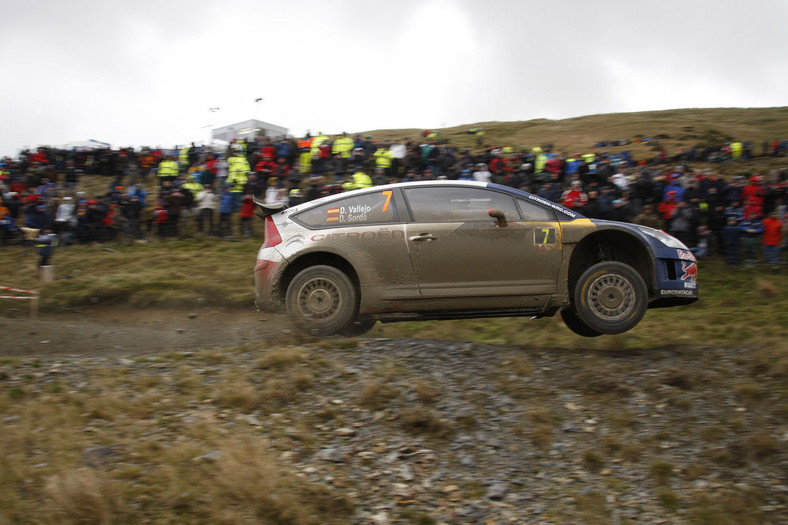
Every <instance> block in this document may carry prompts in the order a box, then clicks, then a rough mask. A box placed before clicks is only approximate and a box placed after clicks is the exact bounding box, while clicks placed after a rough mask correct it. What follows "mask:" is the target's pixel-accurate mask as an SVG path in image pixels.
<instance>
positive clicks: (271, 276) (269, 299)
mask: <svg viewBox="0 0 788 525" xmlns="http://www.w3.org/2000/svg"><path fill="white" fill-rule="evenodd" d="M272 252H273V253H270V254H266V256H265V257H264V258H260V256H258V259H257V263H256V264H255V266H254V289H255V301H254V304H255V306H257V309H258V310H262V311H264V312H278V311H281V310H282V309H283V308H284V303H283V301H282V294H281V292H280V290H279V288H278V284H279V282H280V280H281V276H280V273H281V272H282V269H283V266H282V263H283V259H281V258H280V257H278V252H276V251H272Z"/></svg>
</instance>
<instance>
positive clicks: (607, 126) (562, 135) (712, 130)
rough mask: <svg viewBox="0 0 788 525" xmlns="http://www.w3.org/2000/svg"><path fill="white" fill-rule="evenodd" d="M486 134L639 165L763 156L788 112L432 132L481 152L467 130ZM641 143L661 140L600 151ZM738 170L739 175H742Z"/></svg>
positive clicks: (383, 134)
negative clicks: (708, 155)
mask: <svg viewBox="0 0 788 525" xmlns="http://www.w3.org/2000/svg"><path fill="white" fill-rule="evenodd" d="M479 126H480V127H482V128H483V130H484V144H489V145H493V146H504V145H509V146H512V147H514V148H515V150H520V149H522V148H528V149H530V148H532V147H534V146H540V145H543V144H553V146H554V150H555V151H556V152H563V153H567V154H569V155H572V154H574V153H585V152H590V151H595V152H601V151H622V150H625V149H626V150H629V151H630V152H631V153H632V155H633V157H634V158H636V159H638V160H641V159H643V160H647V159H651V158H652V157H653V156H654V155H655V153H656V148H658V147H663V148H665V149H666V151H667V152H668V154H671V155H672V154H676V153H679V152H681V151H684V150H687V149H689V148H692V147H705V146H720V145H722V144H724V143H725V142H729V141H734V140H740V141H743V142H747V141H749V142H751V143H752V147H753V150H754V153H756V154H758V155H760V154H761V151H762V147H761V145H762V143H763V142H764V141H773V140H785V139H788V107H777V108H714V109H674V110H665V111H646V112H638V113H610V114H604V115H589V116H584V117H575V118H570V119H563V120H548V119H535V120H528V121H520V122H479V123H472V124H467V125H462V126H456V127H451V128H445V129H439V130H432V131H437V132H438V133H439V138H440V139H445V140H448V141H449V142H450V143H451V144H453V145H456V146H458V147H470V148H472V149H475V148H476V138H475V136H473V135H471V134H468V133H467V131H468V130H469V129H471V128H474V127H479ZM422 131H423V130H416V129H405V130H375V131H371V132H369V133H368V134H370V135H372V136H373V137H374V138H375V139H378V140H381V141H388V140H398V139H403V138H404V139H410V140H421V137H422ZM640 138H651V139H655V140H654V141H652V142H649V143H633V144H629V145H627V146H616V147H605V148H596V147H595V146H596V144H597V143H599V142H600V141H610V140H618V139H629V140H632V141H635V140H636V139H640ZM785 165H786V163H785V162H784V161H782V160H776V161H775V160H774V159H758V160H757V161H753V162H751V163H749V166H743V165H735V166H731V165H726V166H720V167H721V168H722V169H723V171H724V172H726V173H729V174H733V173H736V172H738V171H749V170H752V171H756V170H763V169H772V168H780V167H784V166H785ZM737 170H738V171H737Z"/></svg>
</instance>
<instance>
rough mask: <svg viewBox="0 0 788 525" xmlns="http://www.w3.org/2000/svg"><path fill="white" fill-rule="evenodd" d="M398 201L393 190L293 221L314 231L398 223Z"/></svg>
mask: <svg viewBox="0 0 788 525" xmlns="http://www.w3.org/2000/svg"><path fill="white" fill-rule="evenodd" d="M394 199H395V197H394V192H393V191H391V190H381V191H376V192H370V193H362V194H359V195H353V196H352V197H347V198H345V199H339V200H336V201H333V202H330V203H327V204H322V205H320V206H316V207H314V208H311V209H308V210H306V211H303V212H301V213H299V214H297V215H295V216H294V217H293V219H294V220H296V221H297V222H300V223H301V224H303V225H304V226H307V227H310V228H335V227H337V226H356V225H359V224H380V223H386V222H397V210H396V205H395V204H396V203H395V202H394Z"/></svg>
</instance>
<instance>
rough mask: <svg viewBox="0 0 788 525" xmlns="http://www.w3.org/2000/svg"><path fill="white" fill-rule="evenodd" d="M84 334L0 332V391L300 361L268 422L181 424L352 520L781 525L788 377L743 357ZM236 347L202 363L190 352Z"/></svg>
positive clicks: (173, 331) (124, 323) (787, 480)
mask: <svg viewBox="0 0 788 525" xmlns="http://www.w3.org/2000/svg"><path fill="white" fill-rule="evenodd" d="M87 319H88V317H86V316H85V315H78V314H74V315H69V316H66V317H58V318H57V319H48V318H47V317H46V316H41V318H40V319H39V320H37V321H29V320H26V319H23V316H22V315H21V314H20V316H19V317H18V318H15V319H14V318H2V320H0V333H2V344H0V353H2V355H5V356H18V359H17V360H15V361H14V367H13V370H11V369H7V371H6V372H3V374H0V375H2V377H3V380H4V381H6V382H13V381H16V380H18V378H19V377H21V376H23V375H24V374H25V370H27V369H29V371H32V372H35V378H37V379H38V380H40V381H42V382H44V381H47V380H48V378H50V377H51V376H52V375H53V374H56V375H57V376H58V377H59V378H61V380H64V381H66V382H68V383H69V384H72V385H79V384H81V383H84V382H85V381H88V380H89V377H90V374H91V371H94V370H96V369H102V368H107V367H119V366H120V367H126V368H128V369H129V370H130V372H131V373H132V374H143V373H150V369H151V362H154V361H155V363H156V364H155V366H156V370H157V373H160V374H163V375H166V374H172V373H173V370H174V368H175V367H176V364H175V363H170V364H168V362H167V361H166V360H162V359H158V358H157V357H156V356H157V355H158V354H157V352H163V351H165V350H170V349H177V350H179V351H180V352H181V354H180V355H181V356H182V359H181V360H180V361H179V364H178V365H177V366H181V365H182V364H183V362H189V360H194V363H193V364H194V368H195V370H199V371H203V372H204V373H205V374H206V377H208V375H209V374H208V372H206V371H210V369H217V368H218V369H221V368H231V367H238V368H239V369H246V370H252V369H254V368H255V367H258V368H259V363H260V359H261V356H264V355H265V354H266V353H267V352H270V351H272V349H273V348H275V347H277V345H284V346H292V345H294V344H295V345H298V347H299V348H302V349H303V351H304V352H305V356H306V357H305V360H304V361H303V362H302V363H301V364H300V365H299V366H302V367H305V368H306V369H309V370H310V371H311V374H312V376H313V378H314V379H313V381H312V382H311V383H310V384H309V386H308V387H305V388H304V389H302V391H300V392H299V393H298V395H295V396H293V397H292V398H290V399H288V401H287V403H285V404H282V405H281V406H279V407H277V409H275V410H271V409H270V407H269V409H266V410H263V409H250V410H242V409H241V408H231V409H227V408H222V407H220V406H216V405H213V404H210V403H206V404H203V405H200V406H197V407H193V408H192V409H189V410H181V411H180V413H179V414H176V415H175V416H174V417H175V418H178V417H179V418H181V419H182V421H183V424H184V425H187V424H189V422H190V421H191V422H193V421H195V420H201V421H211V422H212V424H216V425H221V426H224V427H226V428H227V430H228V432H235V431H237V429H238V428H239V426H241V425H242V426H243V427H244V428H250V429H251V431H252V432H255V433H259V434H265V435H266V436H268V437H269V439H270V440H271V446H272V447H273V448H274V449H275V450H276V451H277V454H278V457H279V459H280V460H281V463H282V465H283V466H284V467H285V468H288V469H292V470H293V471H294V472H296V473H297V474H298V475H300V476H303V477H304V478H307V479H310V480H313V481H317V482H320V483H325V484H326V485H327V486H329V487H331V489H332V490H334V491H337V492H338V493H342V494H344V495H346V496H348V497H349V498H351V499H352V500H353V501H354V502H355V505H356V511H355V517H354V518H353V523H374V524H378V525H385V524H388V523H460V524H470V523H473V524H476V523H478V524H493V523H676V524H683V523H710V524H711V523H714V524H717V523H721V524H724V523H730V524H738V523H770V524H771V523H774V524H777V523H788V449H787V448H786V445H787V444H788V427H786V424H785V422H786V415H788V412H787V411H786V408H785V406H784V399H783V397H782V394H783V393H784V384H785V376H784V375H783V374H784V372H785V371H780V370H777V371H776V370H775V369H774V368H773V367H770V366H768V363H767V362H766V361H765V360H764V359H765V358H764V357H763V356H762V355H761V354H759V353H758V352H757V351H754V350H752V349H743V348H655V349H642V350H636V351H632V350H627V351H620V352H598V351H590V350H584V349H577V350H571V351H570V350H555V349H548V348H509V347H502V346H495V345H482V344H475V343H468V342H450V341H442V340H429V339H379V338H360V339H357V340H331V341H311V340H310V341H303V340H298V338H297V336H294V335H293V334H292V333H291V332H290V327H289V323H288V322H287V321H286V320H284V319H281V318H277V317H271V316H263V315H261V314H258V313H255V312H247V313H238V312H224V311H202V312H201V311H197V312H170V313H164V312H157V313H156V315H155V316H153V317H151V316H150V315H145V316H143V315H141V314H140V313H135V312H128V311H126V312H106V311H105V312H102V313H98V312H92V313H91V316H90V320H89V321H88V320H87ZM9 334H13V335H14V337H8V335H9ZM12 339H13V342H11V340H12ZM277 341H279V342H277ZM242 344H249V345H250V347H249V350H248V351H240V352H230V353H228V354H227V356H226V359H223V360H221V361H218V360H217V361H216V362H211V363H210V364H205V363H203V362H200V361H199V359H200V357H199V355H198V354H196V353H192V351H191V350H194V349H195V348H198V347H199V348H227V347H230V346H238V345H242ZM168 367H170V368H172V369H173V370H171V369H170V368H168ZM0 369H2V367H0ZM0 371H2V370H0ZM203 372H201V373H203ZM213 372H216V370H212V373H211V374H210V375H211V377H217V375H218V374H215V373H213ZM165 397H166V396H165ZM5 423H6V424H13V422H12V421H11V422H9V421H6V422H5ZM121 453H122V452H121ZM206 457H207V458H209V459H210V457H211V456H210V453H209V454H208V455H207V456H206Z"/></svg>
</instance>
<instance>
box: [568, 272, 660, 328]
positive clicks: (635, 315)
mask: <svg viewBox="0 0 788 525" xmlns="http://www.w3.org/2000/svg"><path fill="white" fill-rule="evenodd" d="M647 306H648V290H647V289H646V283H645V282H644V281H643V278H642V277H641V276H640V274H639V273H637V272H636V271H635V270H634V269H633V268H632V267H631V266H629V265H626V264H623V263H620V262H615V261H604V262H601V263H598V264H595V265H594V266H592V267H591V268H589V269H588V270H586V271H585V272H583V275H581V276H580V280H578V282H577V285H576V286H575V291H574V307H575V312H577V316H578V317H579V319H580V320H581V321H582V322H583V323H584V324H585V325H586V326H587V327H588V328H590V329H591V330H593V331H596V332H599V333H602V334H620V333H623V332H626V331H628V330H631V329H632V328H634V327H635V325H637V324H638V323H639V322H640V320H641V319H643V315H645V313H646V307H647ZM570 328H571V327H570Z"/></svg>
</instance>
